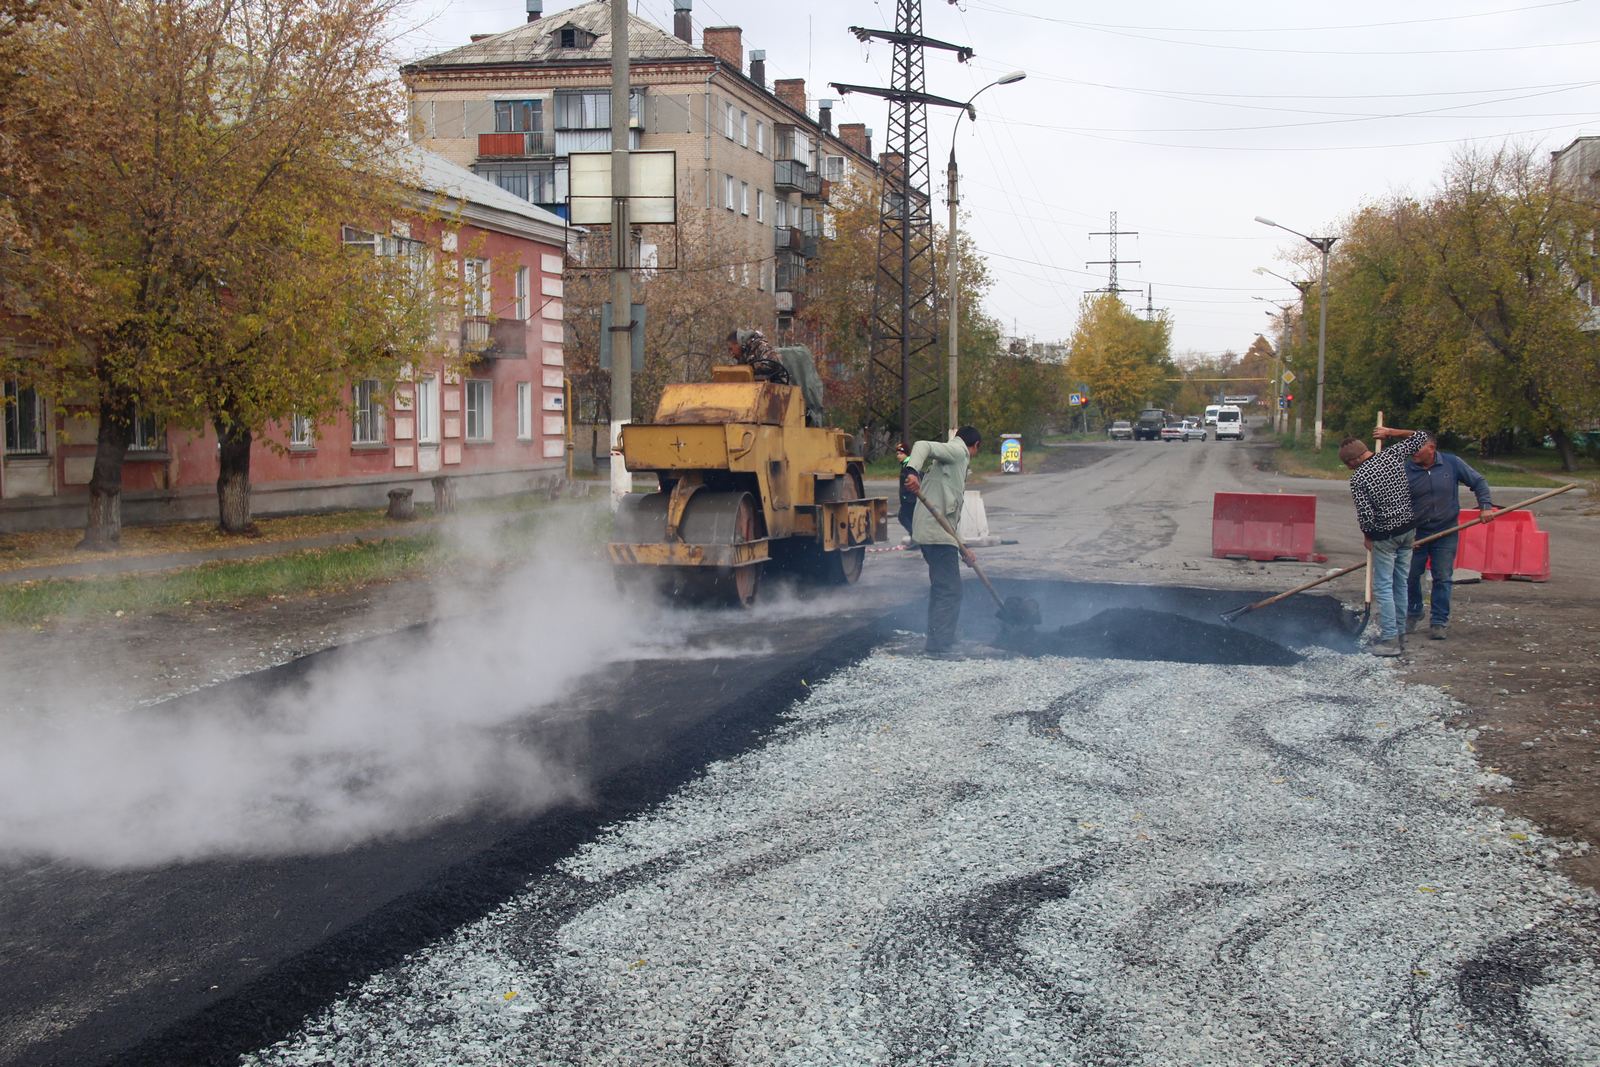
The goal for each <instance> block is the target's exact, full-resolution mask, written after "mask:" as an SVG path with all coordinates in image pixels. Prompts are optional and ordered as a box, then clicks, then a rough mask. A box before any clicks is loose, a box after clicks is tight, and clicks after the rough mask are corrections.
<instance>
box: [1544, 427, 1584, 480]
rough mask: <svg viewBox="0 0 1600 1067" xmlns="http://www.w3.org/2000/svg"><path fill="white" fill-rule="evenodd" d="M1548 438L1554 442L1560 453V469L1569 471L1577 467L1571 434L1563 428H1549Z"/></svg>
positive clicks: (1575, 450)
mask: <svg viewBox="0 0 1600 1067" xmlns="http://www.w3.org/2000/svg"><path fill="white" fill-rule="evenodd" d="M1550 439H1551V440H1552V441H1554V442H1555V443H1556V451H1557V452H1558V453H1560V455H1561V469H1562V470H1563V471H1566V472H1567V473H1569V474H1570V473H1571V472H1573V471H1575V470H1577V469H1578V450H1577V449H1575V448H1573V447H1572V435H1571V434H1570V433H1568V432H1567V431H1565V430H1551V431H1550Z"/></svg>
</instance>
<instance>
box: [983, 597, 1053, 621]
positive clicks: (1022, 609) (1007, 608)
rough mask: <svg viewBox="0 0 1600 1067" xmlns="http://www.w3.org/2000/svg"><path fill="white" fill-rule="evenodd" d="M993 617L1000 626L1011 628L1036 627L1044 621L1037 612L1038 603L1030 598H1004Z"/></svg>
mask: <svg viewBox="0 0 1600 1067" xmlns="http://www.w3.org/2000/svg"><path fill="white" fill-rule="evenodd" d="M995 616H996V617H997V618H998V619H999V620H1000V624H1001V625H1002V626H1005V627H1012V628H1017V627H1028V626H1037V625H1039V623H1040V622H1042V621H1043V619H1044V616H1043V615H1041V614H1040V612H1039V602H1038V601H1037V600H1035V599H1033V598H1032V597H1031V596H1008V597H1006V600H1005V603H1004V604H1002V605H1001V606H1000V610H999V611H997V612H995Z"/></svg>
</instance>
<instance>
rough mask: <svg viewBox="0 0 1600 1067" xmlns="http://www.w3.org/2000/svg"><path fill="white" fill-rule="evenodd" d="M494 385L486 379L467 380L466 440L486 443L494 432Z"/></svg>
mask: <svg viewBox="0 0 1600 1067" xmlns="http://www.w3.org/2000/svg"><path fill="white" fill-rule="evenodd" d="M493 398H494V383H493V382H491V381H489V380H488V379H486V378H468V379H467V440H469V441H487V440H489V439H490V437H491V436H492V434H493V432H494V412H493V410H492V408H491V406H490V404H491V401H492V400H493Z"/></svg>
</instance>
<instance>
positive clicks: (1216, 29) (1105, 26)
mask: <svg viewBox="0 0 1600 1067" xmlns="http://www.w3.org/2000/svg"><path fill="white" fill-rule="evenodd" d="M1577 2H1578V0H1549V2H1547V3H1543V4H1527V5H1525V6H1523V7H1503V8H1500V9H1499V10H1496V11H1477V12H1472V13H1470V14H1466V15H1439V16H1435V17H1433V18H1425V19H1399V20H1396V21H1393V22H1358V23H1349V24H1346V25H1342V26H1247V27H1244V28H1242V29H1230V28H1227V27H1223V26H1134V25H1126V24H1121V23H1115V22H1085V21H1083V20H1081V19H1065V18H1060V17H1057V16H1052V15H1038V14H1034V13H1033V12H1031V11H1017V10H1015V9H1014V8H1007V7H1001V6H1000V5H998V4H985V3H982V2H981V0H980V2H979V3H977V4H976V5H975V6H976V7H977V8H978V9H979V10H982V11H993V12H994V13H995V14H998V15H1014V16H1016V17H1018V18H1029V19H1037V20H1038V21H1040V22H1058V23H1061V24H1063V25H1066V26H1078V27H1081V28H1084V29H1100V30H1147V31H1154V32H1157V33H1326V32H1329V31H1333V30H1372V29H1383V28H1387V27H1391V26H1423V25H1428V24H1431V23H1437V22H1464V21H1466V20H1468V19H1481V18H1490V17H1492V16H1494V15H1514V14H1518V13H1521V12H1523V11H1538V10H1541V9H1543V8H1548V7H1566V6H1568V5H1570V4H1575V3H1577Z"/></svg>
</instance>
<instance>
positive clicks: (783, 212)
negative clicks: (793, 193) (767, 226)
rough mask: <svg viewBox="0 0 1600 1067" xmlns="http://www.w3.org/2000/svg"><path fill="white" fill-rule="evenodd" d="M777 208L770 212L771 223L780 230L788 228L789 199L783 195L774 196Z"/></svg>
mask: <svg viewBox="0 0 1600 1067" xmlns="http://www.w3.org/2000/svg"><path fill="white" fill-rule="evenodd" d="M776 204H777V210H775V211H774V212H773V213H772V222H773V225H775V226H777V227H778V229H780V230H787V229H788V228H789V201H788V200H786V199H784V198H783V197H781V196H780V197H777V198H776Z"/></svg>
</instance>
